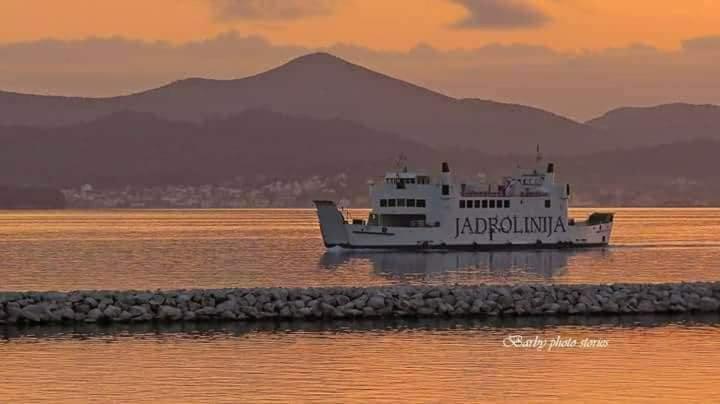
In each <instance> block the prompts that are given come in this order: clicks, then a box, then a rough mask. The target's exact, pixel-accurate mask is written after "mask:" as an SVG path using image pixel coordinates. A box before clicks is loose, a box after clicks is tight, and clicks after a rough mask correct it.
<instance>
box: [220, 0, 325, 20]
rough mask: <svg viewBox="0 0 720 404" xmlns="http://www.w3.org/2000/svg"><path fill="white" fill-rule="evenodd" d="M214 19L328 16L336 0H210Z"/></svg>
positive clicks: (291, 18) (280, 18) (279, 18)
mask: <svg viewBox="0 0 720 404" xmlns="http://www.w3.org/2000/svg"><path fill="white" fill-rule="evenodd" d="M210 3H211V6H212V8H213V12H214V15H215V17H216V18H217V19H218V20H221V21H232V20H267V21H275V20H295V19H300V18H304V17H315V16H322V15H329V14H331V13H332V12H333V10H334V8H335V6H336V5H337V4H336V3H337V1H336V0H210Z"/></svg>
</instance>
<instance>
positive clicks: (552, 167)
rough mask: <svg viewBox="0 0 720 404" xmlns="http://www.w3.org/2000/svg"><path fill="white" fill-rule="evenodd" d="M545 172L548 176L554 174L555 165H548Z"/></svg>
mask: <svg viewBox="0 0 720 404" xmlns="http://www.w3.org/2000/svg"><path fill="white" fill-rule="evenodd" d="M547 172H548V174H552V173H554V172H555V164H553V163H548V166H547Z"/></svg>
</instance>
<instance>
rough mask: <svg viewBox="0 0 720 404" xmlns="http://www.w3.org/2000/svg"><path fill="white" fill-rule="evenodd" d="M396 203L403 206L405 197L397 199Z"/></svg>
mask: <svg viewBox="0 0 720 404" xmlns="http://www.w3.org/2000/svg"><path fill="white" fill-rule="evenodd" d="M397 205H398V206H400V207H405V199H398V200H397Z"/></svg>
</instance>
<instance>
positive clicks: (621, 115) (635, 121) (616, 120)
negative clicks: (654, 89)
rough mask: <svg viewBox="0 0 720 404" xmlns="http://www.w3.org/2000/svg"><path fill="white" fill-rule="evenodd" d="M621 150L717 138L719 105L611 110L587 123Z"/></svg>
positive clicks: (667, 105) (719, 132)
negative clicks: (622, 148)
mask: <svg viewBox="0 0 720 404" xmlns="http://www.w3.org/2000/svg"><path fill="white" fill-rule="evenodd" d="M587 125H589V126H592V127H593V128H595V129H598V130H601V131H603V132H604V133H605V136H607V137H608V141H609V142H610V143H612V144H616V145H619V146H621V147H624V148H631V147H637V146H645V145H656V144H666V143H673V142H678V141H687V140H692V139H700V138H707V139H720V106H717V105H693V104H664V105H658V106H654V107H633V108H618V109H614V110H612V111H610V112H608V113H606V114H605V115H603V116H601V117H599V118H595V119H593V120H590V121H588V122H587Z"/></svg>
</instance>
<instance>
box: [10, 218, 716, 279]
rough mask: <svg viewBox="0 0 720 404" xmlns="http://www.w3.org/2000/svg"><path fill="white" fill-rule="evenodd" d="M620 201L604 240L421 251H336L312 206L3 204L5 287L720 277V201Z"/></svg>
mask: <svg viewBox="0 0 720 404" xmlns="http://www.w3.org/2000/svg"><path fill="white" fill-rule="evenodd" d="M615 211H617V216H616V223H615V228H614V234H613V239H612V244H613V245H612V246H611V247H608V248H605V249H590V250H577V251H549V250H545V251H522V252H494V253H488V252H477V253H474V252H451V253H422V254H417V253H411V252H404V253H390V252H349V253H347V252H337V251H331V252H326V250H325V248H324V246H323V245H322V241H321V239H320V231H319V228H318V224H317V218H316V216H315V213H314V211H312V210H193V211H179V210H175V211H57V212H0V271H2V278H3V279H2V282H0V290H48V289H51V290H72V289H155V288H165V289H166V288H190V287H202V288H205V287H254V286H317V285H371V284H373V285H374V284H389V283H399V282H412V283H456V282H457V283H479V282H561V283H579V282H666V281H697V280H720V209H615ZM360 213H362V212H360ZM360 213H357V212H356V214H360ZM587 213H588V211H586V210H576V211H573V214H575V215H580V216H582V215H585V214H587Z"/></svg>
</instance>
